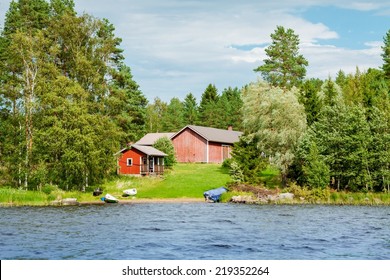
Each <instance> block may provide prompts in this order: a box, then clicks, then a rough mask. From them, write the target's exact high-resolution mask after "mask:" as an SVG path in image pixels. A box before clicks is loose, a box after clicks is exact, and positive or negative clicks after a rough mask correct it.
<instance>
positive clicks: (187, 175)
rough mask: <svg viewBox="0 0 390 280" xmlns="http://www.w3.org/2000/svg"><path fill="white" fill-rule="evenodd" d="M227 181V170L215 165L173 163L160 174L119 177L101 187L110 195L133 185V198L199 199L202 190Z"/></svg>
mask: <svg viewBox="0 0 390 280" xmlns="http://www.w3.org/2000/svg"><path fill="white" fill-rule="evenodd" d="M229 181H230V176H229V172H228V170H227V169H225V168H223V167H221V165H219V164H177V165H176V166H175V167H174V168H173V169H172V170H168V171H167V172H166V173H165V175H164V176H163V177H130V176H129V177H127V176H121V177H120V178H119V179H117V180H115V181H111V182H108V183H107V184H105V185H103V186H102V187H103V189H104V192H105V193H106V192H109V193H110V194H112V195H114V196H121V195H122V192H123V190H125V189H129V188H136V189H137V192H138V193H137V198H202V197H203V192H204V191H206V190H209V189H213V188H218V187H220V186H225V185H226V183H227V182H229Z"/></svg>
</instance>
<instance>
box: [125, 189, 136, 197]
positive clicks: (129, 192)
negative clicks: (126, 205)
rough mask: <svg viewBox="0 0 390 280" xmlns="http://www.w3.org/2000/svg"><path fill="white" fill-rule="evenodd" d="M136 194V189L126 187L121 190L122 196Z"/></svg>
mask: <svg viewBox="0 0 390 280" xmlns="http://www.w3.org/2000/svg"><path fill="white" fill-rule="evenodd" d="M136 194H137V189H127V190H124V191H123V196H133V195H136Z"/></svg>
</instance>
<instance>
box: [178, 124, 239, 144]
mask: <svg viewBox="0 0 390 280" xmlns="http://www.w3.org/2000/svg"><path fill="white" fill-rule="evenodd" d="M186 128H189V129H191V130H192V131H194V132H195V133H197V134H199V135H200V136H202V137H203V138H204V139H206V140H208V141H211V142H218V143H226V144H233V143H235V142H238V141H239V138H240V136H241V135H242V132H240V131H234V130H226V129H219V128H213V127H205V126H197V125H187V126H186V127H184V128H183V129H182V130H180V131H179V132H178V133H176V134H174V135H173V136H172V137H171V139H173V138H175V137H176V136H177V135H179V134H180V133H181V132H182V131H184V130H185V129H186Z"/></svg>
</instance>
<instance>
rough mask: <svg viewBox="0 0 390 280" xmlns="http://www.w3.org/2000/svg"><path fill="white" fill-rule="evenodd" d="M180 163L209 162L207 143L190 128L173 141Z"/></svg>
mask: <svg viewBox="0 0 390 280" xmlns="http://www.w3.org/2000/svg"><path fill="white" fill-rule="evenodd" d="M172 143H173V146H174V147H175V153H176V160H177V161H178V162H207V150H206V147H207V141H206V140H205V139H204V138H202V137H201V136H199V135H198V134H197V133H195V132H194V131H192V130H191V129H189V128H186V129H185V130H183V131H182V132H181V133H180V134H178V135H176V137H174V138H173V139H172Z"/></svg>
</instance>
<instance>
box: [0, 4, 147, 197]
mask: <svg viewBox="0 0 390 280" xmlns="http://www.w3.org/2000/svg"><path fill="white" fill-rule="evenodd" d="M114 31H115V29H114V26H113V25H112V24H111V23H109V22H108V21H107V20H101V19H97V18H94V17H92V16H90V15H88V14H83V15H80V16H79V15H77V13H76V12H75V10H74V3H73V1H71V0H52V1H50V3H48V2H46V1H43V0H31V1H26V0H19V1H12V2H11V4H10V8H9V10H8V12H7V14H6V19H5V24H4V29H3V32H2V33H1V36H0V50H1V64H0V76H1V77H2V78H1V92H0V97H1V98H0V100H1V102H2V104H1V111H2V128H4V130H2V136H1V141H2V143H1V146H0V147H1V153H2V161H3V164H4V165H3V166H4V167H3V171H4V172H5V173H7V174H9V175H8V176H7V179H6V181H7V182H6V183H7V184H11V185H14V186H16V187H23V188H25V189H34V188H40V187H42V186H43V185H45V184H56V185H58V186H60V187H62V188H65V189H73V188H76V189H81V190H85V189H86V187H88V186H89V185H90V184H96V183H98V182H100V181H101V180H102V179H104V178H105V177H107V176H108V175H109V174H110V172H112V171H114V170H115V160H114V157H113V154H114V153H115V152H116V151H117V150H119V148H120V147H121V145H124V144H125V143H126V142H128V141H131V140H135V139H137V138H138V137H139V136H140V135H141V134H143V131H144V129H145V110H146V108H145V107H146V103H147V100H146V99H145V97H143V95H142V93H141V92H140V91H139V89H138V85H137V84H136V83H135V82H134V81H133V79H132V76H131V71H130V68H129V67H127V66H125V65H124V63H123V60H124V57H123V55H122V50H121V49H120V48H119V45H120V42H121V39H120V38H117V37H116V36H115V34H114Z"/></svg>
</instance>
